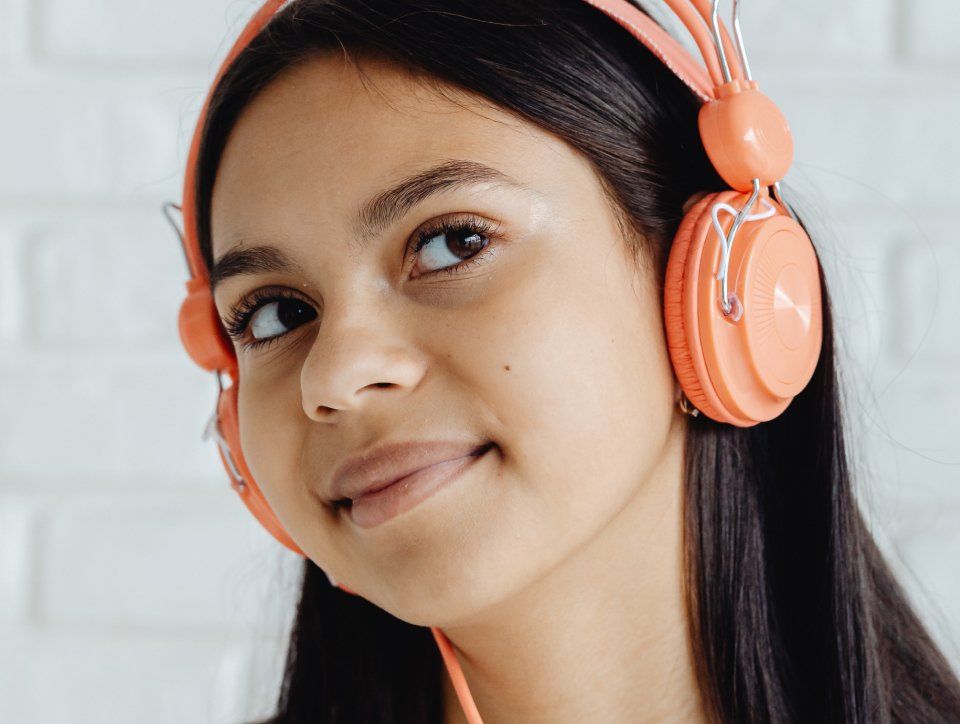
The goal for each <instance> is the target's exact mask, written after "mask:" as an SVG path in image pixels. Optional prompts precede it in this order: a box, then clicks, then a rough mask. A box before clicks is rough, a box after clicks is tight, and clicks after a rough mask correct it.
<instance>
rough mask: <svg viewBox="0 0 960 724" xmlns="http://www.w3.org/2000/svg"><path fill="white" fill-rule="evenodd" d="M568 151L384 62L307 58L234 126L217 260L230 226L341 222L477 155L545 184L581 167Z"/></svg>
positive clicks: (217, 205)
mask: <svg viewBox="0 0 960 724" xmlns="http://www.w3.org/2000/svg"><path fill="white" fill-rule="evenodd" d="M441 89H442V90H441ZM563 145H564V144H563V143H562V142H561V141H560V140H559V139H558V138H556V137H554V136H552V135H551V134H548V133H546V132H544V131H542V130H541V129H539V127H537V126H536V125H535V124H532V123H530V122H527V121H525V120H524V119H522V118H520V117H519V116H517V115H514V114H512V113H509V112H507V111H505V110H502V109H500V108H498V107H496V106H495V105H493V104H491V103H488V102H486V101H485V100H484V99H481V98H479V97H477V96H474V95H472V94H469V93H467V92H464V91H461V90H459V89H457V88H455V87H453V86H449V85H442V86H440V87H438V86H437V84H436V82H432V81H430V80H426V79H425V78H422V77H418V76H415V75H413V74H412V73H411V72H410V71H408V70H406V69H404V68H402V67H400V66H397V65H395V64H392V63H390V62H389V61H383V60H375V59H363V60H361V59H356V63H354V62H351V61H349V60H347V59H345V58H344V57H343V56H341V55H340V54H336V55H331V56H323V57H316V58H311V59H309V60H308V61H305V62H303V63H301V64H300V65H298V66H295V67H293V68H291V69H288V70H287V71H286V72H284V73H283V74H282V75H281V76H279V77H278V78H277V79H276V80H274V81H273V82H272V83H271V84H270V85H268V86H267V87H266V88H265V89H264V90H263V91H261V93H260V94H259V95H258V96H257V97H256V98H255V99H254V100H253V101H252V102H251V103H250V104H249V105H248V106H247V107H246V108H245V109H244V110H243V112H242V113H241V115H240V117H239V118H238V120H237V122H236V124H235V126H234V128H233V130H232V131H231V134H230V137H229V139H228V141H227V145H226V147H225V149H224V152H223V155H222V158H221V161H220V165H219V168H218V172H217V179H216V183H215V185H214V192H213V199H212V208H211V224H212V230H213V250H214V257H216V256H217V250H218V249H220V250H222V249H225V248H227V247H229V246H230V245H231V243H232V239H231V237H232V236H234V232H235V231H236V232H237V233H240V230H243V231H244V232H246V231H248V230H249V229H251V228H257V229H261V230H262V227H263V224H264V220H275V219H278V218H282V219H285V220H288V221H289V220H296V219H298V218H299V219H303V220H307V219H309V220H310V222H311V223H315V222H316V221H317V219H316V217H315V215H314V214H315V213H320V212H322V213H324V214H327V215H328V218H327V219H326V220H325V221H326V222H327V223H332V222H333V221H334V220H335V219H338V218H343V219H345V218H347V217H348V216H349V215H351V214H352V213H354V210H355V209H356V207H357V205H358V203H359V201H360V200H361V199H365V198H367V197H368V196H370V195H372V194H375V193H376V192H377V191H379V190H381V189H382V188H383V187H385V186H387V185H389V183H390V181H391V180H393V179H396V178H398V177H401V176H404V175H406V174H407V173H408V172H409V171H410V170H411V169H416V168H422V167H423V166H424V165H425V164H427V163H428V162H430V161H431V160H435V161H442V160H446V159H451V158H459V159H463V158H466V159H472V160H476V161H479V162H482V163H485V164H488V165H490V166H493V167H494V168H497V169H499V170H502V171H504V172H505V173H506V174H508V175H510V176H513V177H514V178H517V179H520V180H522V181H524V182H529V183H530V184H531V185H533V186H536V185H538V183H544V184H549V183H550V182H551V179H554V180H555V179H556V177H557V174H558V172H562V169H559V168H558V166H562V165H566V164H571V163H572V164H577V163H581V164H582V162H578V161H577V160H576V159H574V158H572V154H570V153H569V151H564V150H563ZM558 151H559V153H558ZM274 231H276V230H274ZM344 231H346V229H344Z"/></svg>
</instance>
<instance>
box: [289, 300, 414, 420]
mask: <svg viewBox="0 0 960 724" xmlns="http://www.w3.org/2000/svg"><path fill="white" fill-rule="evenodd" d="M332 314H336V312H335V311H334V310H333V309H332V308H331V307H327V309H326V310H325V314H324V315H323V321H322V324H321V327H320V330H319V331H318V332H317V335H316V338H315V339H314V342H313V345H312V347H311V348H310V351H309V353H308V354H307V356H306V358H305V359H304V363H303V367H302V368H301V372H300V387H301V398H302V402H303V410H304V412H305V413H306V414H307V416H308V417H309V418H310V419H312V420H315V421H317V422H333V421H335V420H336V419H337V417H338V416H337V414H336V411H337V410H349V409H351V408H356V407H358V406H360V405H361V404H363V403H364V401H366V400H368V399H369V398H371V397H374V398H375V397H376V396H377V395H378V394H390V395H398V394H406V393H407V392H409V391H410V390H412V389H413V388H414V387H416V386H417V384H418V382H419V381H420V379H421V377H422V376H423V371H424V361H423V356H422V354H421V353H420V352H419V351H418V350H417V349H416V348H415V346H414V345H413V344H412V343H411V342H410V341H409V340H408V339H406V338H405V337H404V335H403V332H402V325H401V324H399V322H398V321H397V320H396V319H395V317H394V315H391V314H389V313H386V314H385V313H383V310H382V309H379V308H378V309H376V310H374V309H373V308H372V307H370V308H369V309H367V308H363V309H359V308H355V309H354V313H353V314H351V315H349V316H350V319H347V318H346V316H347V315H340V318H339V320H338V319H337V318H335V317H334V316H332ZM361 317H362V318H361ZM381 390H384V391H385V392H380V391H381Z"/></svg>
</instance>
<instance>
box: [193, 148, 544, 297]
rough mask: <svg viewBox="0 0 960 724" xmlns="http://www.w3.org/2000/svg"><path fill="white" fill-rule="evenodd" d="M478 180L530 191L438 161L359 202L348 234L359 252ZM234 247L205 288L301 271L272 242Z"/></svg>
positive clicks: (462, 163) (473, 164)
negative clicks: (420, 209)
mask: <svg viewBox="0 0 960 724" xmlns="http://www.w3.org/2000/svg"><path fill="white" fill-rule="evenodd" d="M482 183H492V184H496V185H499V186H507V187H511V188H515V189H518V190H522V191H527V192H535V189H533V188H532V187H531V186H529V185H527V184H525V183H522V182H520V181H517V180H516V179H514V178H513V177H511V176H508V175H507V174H505V173H504V172H503V171H499V170H498V169H495V168H493V167H491V166H487V165H485V164H482V163H479V162H477V161H467V160H462V159H451V160H447V161H443V162H441V163H439V164H437V165H435V166H431V167H430V168H427V169H425V170H423V171H419V172H417V173H415V174H412V175H410V176H406V177H404V178H403V179H401V180H400V182H399V183H397V184H395V185H394V186H391V187H390V188H388V189H386V190H385V191H382V192H380V193H378V194H377V195H376V196H374V197H373V198H371V199H369V200H368V201H366V202H365V203H364V204H362V205H361V206H360V207H359V209H358V211H357V215H356V218H355V219H354V223H353V238H354V239H357V245H358V246H359V250H360V251H363V249H365V248H366V247H367V246H368V245H369V244H370V241H371V239H372V238H373V237H375V236H376V235H378V234H379V233H381V232H382V231H383V230H384V229H385V228H387V227H388V226H390V224H392V223H393V222H395V221H397V220H398V219H400V218H402V217H403V215H404V214H406V213H407V212H408V211H409V210H410V209H412V208H413V207H415V206H416V205H417V204H420V203H422V202H423V201H425V200H426V199H428V198H429V197H431V196H434V195H436V194H439V193H441V192H444V191H449V190H452V189H457V188H462V187H465V186H472V185H476V184H482ZM239 245H243V248H234V249H231V250H230V251H228V252H226V253H225V254H224V255H223V256H221V257H220V258H219V259H218V260H216V261H215V262H214V264H213V267H212V269H211V271H210V288H211V291H212V290H214V289H216V288H217V285H218V284H220V283H222V282H224V281H225V280H227V279H230V278H231V277H235V276H241V275H245V274H263V273H268V272H279V273H284V274H286V273H289V274H301V273H302V271H303V270H302V267H301V266H300V265H299V264H298V263H297V262H295V261H294V260H293V259H291V258H290V257H289V256H287V254H286V253H284V252H283V251H281V250H280V249H278V248H277V247H275V246H271V245H269V244H258V245H256V246H246V245H245V242H244V241H243V240H241V241H240V243H239Z"/></svg>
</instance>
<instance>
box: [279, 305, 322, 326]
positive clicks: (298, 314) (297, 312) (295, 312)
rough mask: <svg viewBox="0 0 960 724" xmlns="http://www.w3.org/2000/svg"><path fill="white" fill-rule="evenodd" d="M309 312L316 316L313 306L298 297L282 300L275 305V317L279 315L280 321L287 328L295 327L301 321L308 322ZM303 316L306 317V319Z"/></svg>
mask: <svg viewBox="0 0 960 724" xmlns="http://www.w3.org/2000/svg"><path fill="white" fill-rule="evenodd" d="M311 312H313V313H314V316H316V313H315V312H314V310H313V307H311V306H309V305H308V304H304V303H303V302H301V301H300V300H299V299H286V300H283V302H282V303H281V304H280V305H279V306H278V307H277V317H279V319H280V322H281V323H282V324H283V325H284V326H286V327H287V328H292V327H296V326H297V325H298V324H299V323H301V322H303V321H308V322H309V321H310V319H312V317H310V313H311ZM304 318H306V320H305V319H304Z"/></svg>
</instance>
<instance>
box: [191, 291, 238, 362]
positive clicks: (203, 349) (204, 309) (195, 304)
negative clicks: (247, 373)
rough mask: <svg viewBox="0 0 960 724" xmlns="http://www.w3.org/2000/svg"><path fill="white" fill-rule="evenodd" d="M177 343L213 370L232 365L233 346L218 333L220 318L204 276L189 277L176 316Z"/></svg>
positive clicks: (193, 357) (233, 360) (196, 360)
mask: <svg viewBox="0 0 960 724" xmlns="http://www.w3.org/2000/svg"><path fill="white" fill-rule="evenodd" d="M177 330H178V332H179V333H180V342H181V344H182V345H183V347H184V349H185V350H186V351H187V354H188V355H190V358H191V359H192V360H193V361H194V362H195V363H196V364H197V365H199V366H200V367H202V368H203V369H205V370H207V371H208V372H213V371H214V370H225V369H229V368H230V367H233V366H235V365H236V359H235V357H234V353H233V347H232V346H231V344H230V343H229V342H228V341H227V340H226V339H224V337H223V335H222V334H221V333H220V318H219V317H218V315H217V307H216V305H215V304H214V303H213V297H212V296H211V295H210V288H209V287H208V286H207V282H206V280H205V279H195V278H194V279H190V281H188V282H187V296H186V297H185V298H184V300H183V302H182V303H181V304H180V313H179V315H178V317H177Z"/></svg>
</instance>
